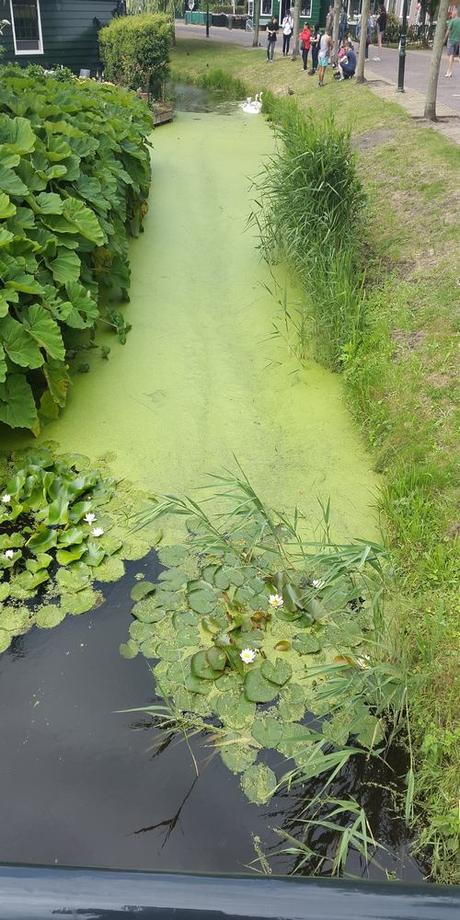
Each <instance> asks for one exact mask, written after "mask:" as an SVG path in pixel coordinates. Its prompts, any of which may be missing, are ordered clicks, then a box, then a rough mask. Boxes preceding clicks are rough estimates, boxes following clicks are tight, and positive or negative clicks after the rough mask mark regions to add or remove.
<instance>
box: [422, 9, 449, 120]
mask: <svg viewBox="0 0 460 920" xmlns="http://www.w3.org/2000/svg"><path fill="white" fill-rule="evenodd" d="M448 9H449V0H441V2H440V4H439V10H438V21H437V23H436V32H435V33H434V40H433V51H432V52H431V63H430V72H429V75H428V85H427V88H426V96H425V113H424V114H425V118H429V120H430V121H436V96H437V94H438V78H439V68H440V66H441V57H442V48H443V45H444V35H445V34H446V22H447V12H448Z"/></svg>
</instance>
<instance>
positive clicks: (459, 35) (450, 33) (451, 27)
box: [444, 7, 460, 77]
mask: <svg viewBox="0 0 460 920" xmlns="http://www.w3.org/2000/svg"><path fill="white" fill-rule="evenodd" d="M446 39H447V57H448V62H447V71H446V77H451V76H452V67H453V66H454V55H455V50H456V46H457V45H458V43H459V42H460V16H459V15H458V7H457V10H456V15H455V16H454V17H453V18H452V19H449V22H448V23H447V29H446V34H445V38H444V41H445V40H446Z"/></svg>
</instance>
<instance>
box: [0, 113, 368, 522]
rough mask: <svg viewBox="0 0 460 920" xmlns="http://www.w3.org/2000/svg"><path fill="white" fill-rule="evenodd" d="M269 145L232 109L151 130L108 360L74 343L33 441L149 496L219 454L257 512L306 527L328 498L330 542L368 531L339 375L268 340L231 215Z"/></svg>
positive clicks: (274, 310) (242, 217)
mask: <svg viewBox="0 0 460 920" xmlns="http://www.w3.org/2000/svg"><path fill="white" fill-rule="evenodd" d="M273 143H274V141H273V136H272V133H271V131H270V129H269V127H268V126H267V125H266V124H265V122H264V121H263V120H262V119H257V118H256V119H252V120H251V119H250V118H248V117H245V116H243V115H242V114H238V115H235V116H232V117H228V116H223V115H218V114H211V115H209V114H208V115H197V114H187V115H186V114H184V115H179V117H178V118H177V120H176V121H175V122H173V123H172V124H171V125H168V126H164V127H162V128H161V130H159V131H157V132H155V134H154V135H153V151H152V158H153V184H152V190H151V196H150V211H149V214H148V215H147V218H146V221H145V233H144V234H143V235H142V237H141V238H140V239H139V240H137V241H136V242H135V243H134V244H133V245H132V246H131V250H130V259H131V268H132V286H131V303H130V304H129V305H128V306H127V308H126V317H127V319H128V320H129V322H130V323H132V327H133V328H132V330H131V332H130V334H129V336H128V341H127V344H126V345H125V346H114V345H113V341H112V340H110V344H111V345H112V350H111V354H110V358H109V360H108V361H102V360H101V358H100V356H99V355H98V354H96V353H95V355H94V356H92V355H91V352H89V358H88V359H86V357H85V360H88V361H89V363H90V365H91V369H90V372H89V373H87V374H84V375H83V374H81V375H78V374H76V375H75V376H74V378H73V383H74V385H73V387H72V391H71V394H70V396H69V401H68V406H67V409H66V412H65V414H63V416H62V417H61V418H59V419H58V420H57V421H56V422H53V423H51V424H50V425H49V426H48V427H47V428H46V431H45V432H44V435H43V437H44V438H46V439H53V440H55V441H57V442H58V444H59V449H60V450H63V451H65V452H79V453H83V454H85V455H86V456H88V457H91V459H92V461H93V462H94V463H95V465H97V461H98V458H100V457H101V455H104V456H105V457H106V458H109V461H110V468H111V474H112V475H113V476H114V477H115V478H116V479H124V478H127V479H129V480H130V481H134V482H136V483H138V484H139V485H140V487H141V488H143V489H149V490H152V491H154V492H156V493H163V492H170V491H174V492H175V493H177V494H179V493H181V492H190V491H191V490H192V489H194V488H195V487H196V486H199V485H201V484H202V483H203V482H204V481H205V476H206V474H208V473H214V472H216V471H220V470H222V469H223V468H224V467H230V466H232V462H233V460H232V458H233V454H235V455H236V456H237V457H238V460H239V461H240V463H241V464H242V466H243V468H244V469H245V470H246V471H247V472H248V473H249V474H250V476H251V479H252V481H253V483H254V486H255V488H256V489H257V490H258V491H259V492H260V493H261V494H262V495H263V497H264V499H265V500H266V501H267V502H268V503H269V504H271V505H272V506H275V507H277V508H285V509H290V508H293V507H294V505H296V504H298V505H299V506H300V507H301V508H302V509H303V510H304V512H305V513H306V515H307V516H308V518H309V519H310V520H313V521H316V520H318V519H319V517H320V509H319V506H318V498H321V500H323V501H325V500H327V499H328V498H329V497H330V499H331V509H332V511H331V517H332V526H333V533H334V536H336V537H337V539H346V540H348V539H350V538H352V537H355V536H366V537H369V536H370V537H373V536H375V533H376V524H375V519H374V513H373V510H372V505H373V501H374V494H375V491H376V489H377V477H376V476H375V475H374V474H373V472H372V470H371V467H370V459H369V457H368V456H367V455H366V453H365V451H364V449H363V446H362V443H361V440H360V438H359V436H358V434H357V432H356V430H355V428H354V426H353V424H352V421H351V419H350V416H349V414H348V412H347V409H346V407H345V404H344V401H343V398H342V384H341V382H340V380H339V379H338V378H337V377H336V376H334V375H332V374H330V373H328V372H327V371H325V370H323V369H321V368H320V367H318V366H317V365H315V364H314V363H309V364H308V365H307V366H306V367H305V368H303V369H302V368H300V367H299V365H298V364H297V362H296V360H295V358H294V357H292V356H290V355H289V352H288V349H287V347H286V345H285V343H284V342H283V341H281V340H279V339H271V338H270V335H271V332H272V328H273V327H272V323H273V320H274V318H275V317H276V316H278V314H279V307H278V306H277V304H276V300H275V299H274V298H273V297H272V296H271V295H270V293H269V292H268V291H267V289H266V287H264V285H268V286H270V285H271V283H272V279H271V278H270V276H269V272H268V269H267V267H266V265H265V264H264V263H263V262H262V261H261V260H260V257H259V252H258V249H257V239H256V237H255V235H254V234H253V232H252V231H248V230H247V229H246V221H247V218H248V215H249V213H250V211H251V207H252V205H251V199H250V192H249V186H250V177H251V176H254V175H255V174H256V173H257V172H258V170H259V169H260V165H261V162H262V159H263V157H265V156H268V155H270V153H271V151H272V150H273ZM101 341H102V342H103V341H104V338H103V336H102V337H101ZM107 341H109V339H108V340H107ZM1 440H2V446H4V447H5V448H8V447H12V446H17V445H18V444H20V445H21V446H24V444H25V443H30V442H29V440H27V442H26V441H25V440H24V439H21V436H17V435H16V436H14V435H12V434H10V433H9V432H8V433H6V432H5V431H3V432H2V439H1Z"/></svg>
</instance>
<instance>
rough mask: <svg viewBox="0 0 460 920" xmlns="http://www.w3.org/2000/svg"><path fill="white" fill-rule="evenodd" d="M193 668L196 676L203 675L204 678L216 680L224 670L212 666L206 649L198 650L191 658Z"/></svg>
mask: <svg viewBox="0 0 460 920" xmlns="http://www.w3.org/2000/svg"><path fill="white" fill-rule="evenodd" d="M191 669H192V674H194V675H195V677H201V678H202V679H203V680H216V678H217V677H219V675H220V673H221V671H222V670H223V669H220V670H219V671H216V670H215V669H214V668H212V667H211V665H210V663H209V661H208V657H207V653H206V652H205V651H200V652H196V654H195V655H193V657H192V659H191Z"/></svg>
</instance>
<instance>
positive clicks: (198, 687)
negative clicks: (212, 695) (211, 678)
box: [184, 671, 209, 696]
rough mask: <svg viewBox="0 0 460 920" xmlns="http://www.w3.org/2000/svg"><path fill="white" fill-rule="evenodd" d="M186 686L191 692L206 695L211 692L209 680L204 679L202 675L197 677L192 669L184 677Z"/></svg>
mask: <svg viewBox="0 0 460 920" xmlns="http://www.w3.org/2000/svg"><path fill="white" fill-rule="evenodd" d="M184 687H185V689H186V690H189V691H190V693H200V694H202V695H204V696H207V695H208V693H209V682H208V681H207V680H202V679H201V678H200V677H196V675H195V674H192V672H191V671H190V672H189V673H188V674H187V675H186V677H185V679H184Z"/></svg>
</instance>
